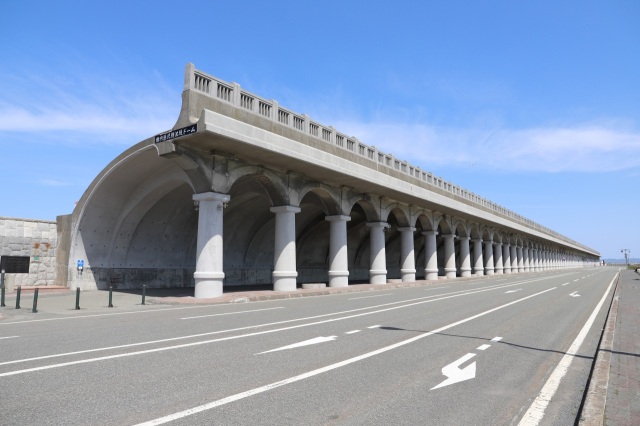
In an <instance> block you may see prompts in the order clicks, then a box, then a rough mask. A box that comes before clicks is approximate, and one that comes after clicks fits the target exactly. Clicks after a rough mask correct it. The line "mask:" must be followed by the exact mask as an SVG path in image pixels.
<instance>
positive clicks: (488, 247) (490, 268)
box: [484, 240, 495, 275]
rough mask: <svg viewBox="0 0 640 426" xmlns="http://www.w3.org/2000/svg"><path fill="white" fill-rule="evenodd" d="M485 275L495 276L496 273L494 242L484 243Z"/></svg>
mask: <svg viewBox="0 0 640 426" xmlns="http://www.w3.org/2000/svg"><path fill="white" fill-rule="evenodd" d="M484 254H485V259H484V274H485V275H493V274H494V273H495V265H494V264H493V241H491V240H489V241H485V242H484Z"/></svg>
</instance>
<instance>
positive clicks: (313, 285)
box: [302, 283, 327, 289]
mask: <svg viewBox="0 0 640 426" xmlns="http://www.w3.org/2000/svg"><path fill="white" fill-rule="evenodd" d="M326 287H327V285H326V284H325V283H305V284H302V288H304V289H308V288H314V289H319V288H326Z"/></svg>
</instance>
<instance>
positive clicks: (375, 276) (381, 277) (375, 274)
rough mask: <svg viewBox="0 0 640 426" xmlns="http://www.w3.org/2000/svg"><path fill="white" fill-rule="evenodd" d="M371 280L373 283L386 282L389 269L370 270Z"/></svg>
mask: <svg viewBox="0 0 640 426" xmlns="http://www.w3.org/2000/svg"><path fill="white" fill-rule="evenodd" d="M369 282H370V283H371V284H386V283H387V271H369Z"/></svg>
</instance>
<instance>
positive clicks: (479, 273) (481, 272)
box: [475, 271, 484, 277]
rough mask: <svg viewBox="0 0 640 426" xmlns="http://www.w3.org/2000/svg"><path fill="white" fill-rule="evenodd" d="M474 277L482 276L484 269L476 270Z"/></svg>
mask: <svg viewBox="0 0 640 426" xmlns="http://www.w3.org/2000/svg"><path fill="white" fill-rule="evenodd" d="M475 274H476V277H484V271H476V272H475Z"/></svg>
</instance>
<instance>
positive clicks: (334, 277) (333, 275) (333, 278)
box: [329, 271, 349, 287]
mask: <svg viewBox="0 0 640 426" xmlns="http://www.w3.org/2000/svg"><path fill="white" fill-rule="evenodd" d="M348 286H349V271H329V287H348Z"/></svg>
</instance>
